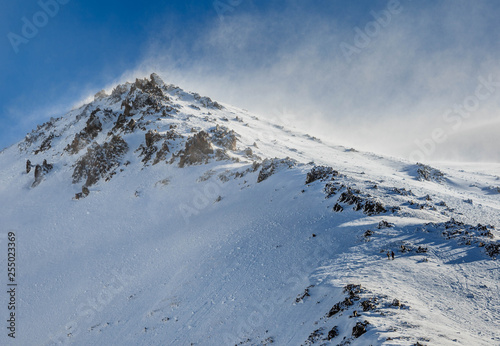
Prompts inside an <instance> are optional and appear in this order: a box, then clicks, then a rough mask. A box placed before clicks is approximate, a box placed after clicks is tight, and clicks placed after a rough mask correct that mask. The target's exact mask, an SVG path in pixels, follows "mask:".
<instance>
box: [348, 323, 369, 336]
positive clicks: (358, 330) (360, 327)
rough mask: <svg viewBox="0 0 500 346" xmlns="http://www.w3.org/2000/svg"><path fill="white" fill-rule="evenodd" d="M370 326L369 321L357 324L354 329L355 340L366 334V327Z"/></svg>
mask: <svg viewBox="0 0 500 346" xmlns="http://www.w3.org/2000/svg"><path fill="white" fill-rule="evenodd" d="M369 324H370V323H369V322H368V321H364V322H357V323H356V325H355V326H354V327H353V328H352V336H354V337H355V338H359V337H360V336H361V335H363V334H364V333H366V327H367V326H368V325H369Z"/></svg>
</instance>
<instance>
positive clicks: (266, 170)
mask: <svg viewBox="0 0 500 346" xmlns="http://www.w3.org/2000/svg"><path fill="white" fill-rule="evenodd" d="M295 163H296V161H295V160H293V159H290V158H289V157H287V158H285V159H278V158H274V159H265V160H264V162H262V168H261V170H260V172H259V176H258V178H257V183H260V182H262V181H264V180H266V179H267V178H269V177H270V176H271V175H273V174H274V173H276V171H277V170H278V169H279V168H292V167H293V166H295Z"/></svg>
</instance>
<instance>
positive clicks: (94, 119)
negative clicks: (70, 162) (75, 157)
mask: <svg viewBox="0 0 500 346" xmlns="http://www.w3.org/2000/svg"><path fill="white" fill-rule="evenodd" d="M100 111H101V109H100V108H97V109H95V110H94V111H92V113H91V114H90V116H89V119H88V120H87V123H86V126H85V128H83V130H82V131H80V132H79V133H77V134H76V135H75V137H74V138H73V141H72V142H71V144H68V146H66V148H64V150H65V151H67V152H69V153H70V154H77V153H78V152H79V151H80V150H81V149H83V148H84V147H86V146H87V145H88V144H89V143H90V142H91V141H92V140H93V139H95V138H96V137H97V135H98V134H99V132H101V131H102V124H101V121H100V120H99V116H98V115H97V113H98V112H100Z"/></svg>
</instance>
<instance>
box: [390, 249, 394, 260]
mask: <svg viewBox="0 0 500 346" xmlns="http://www.w3.org/2000/svg"><path fill="white" fill-rule="evenodd" d="M391 257H392V259H394V251H391Z"/></svg>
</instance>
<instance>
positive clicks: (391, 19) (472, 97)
mask: <svg viewBox="0 0 500 346" xmlns="http://www.w3.org/2000/svg"><path fill="white" fill-rule="evenodd" d="M318 4H319V5H318ZM318 4H317V5H315V9H311V8H309V7H308V5H307V4H302V3H301V2H298V1H288V2H286V3H284V6H283V7H282V8H274V9H268V10H266V11H265V12H262V11H261V12H258V11H250V10H249V7H251V4H249V3H247V4H246V3H245V2H242V3H241V4H240V5H239V6H235V7H234V8H233V10H232V11H227V13H225V14H224V15H223V17H222V18H219V16H217V14H216V12H215V11H214V17H213V19H212V20H208V21H207V22H206V23H203V26H202V27H201V28H200V30H198V31H196V37H192V36H190V35H192V32H191V33H190V34H188V33H186V31H183V30H180V29H179V27H178V25H175V24H172V23H171V24H168V25H165V27H163V28H162V29H161V30H158V31H157V32H155V33H154V34H152V36H151V40H150V42H149V44H148V48H147V49H146V50H145V51H144V52H143V56H144V59H143V61H142V63H141V64H140V65H139V66H138V67H137V68H136V69H134V70H133V71H127V73H125V74H124V75H123V76H122V78H121V79H122V80H123V79H129V80H130V79H133V78H135V77H136V76H137V75H146V74H148V73H150V72H151V71H157V72H158V73H159V74H160V75H162V77H164V78H165V80H166V81H167V82H169V83H174V84H178V85H179V86H181V87H183V88H184V89H188V90H194V91H197V92H200V93H202V94H206V95H208V96H211V97H213V98H214V99H216V100H218V101H222V102H227V103H230V104H233V105H235V106H239V107H242V108H245V109H248V110H250V111H253V112H255V113H258V114H260V115H261V116H264V117H268V118H269V119H273V120H275V121H278V122H282V123H285V124H287V125H293V126H294V127H296V128H298V129H301V130H303V131H305V132H308V133H310V134H313V135H317V136H320V137H322V138H324V139H326V140H329V141H331V142H334V143H337V144H342V145H345V146H352V147H355V148H357V149H361V150H368V151H374V152H380V153H385V154H389V155H395V156H400V157H405V158H409V159H411V160H416V161H432V160H462V161H477V160H480V161H489V162H499V161H500V145H499V144H500V141H499V139H498V136H495V135H494V134H495V133H498V131H497V130H500V122H499V116H498V115H499V114H498V109H499V105H500V69H499V62H500V61H499V58H498V54H497V53H498V52H499V43H498V42H497V40H496V39H495V34H494V33H495V31H496V29H495V28H496V26H497V24H496V21H497V18H496V15H495V14H496V13H498V11H497V10H498V8H499V6H498V5H497V4H496V3H494V2H491V1H482V2H481V1H479V2H474V3H470V2H467V1H453V2H451V1H445V2H440V3H439V4H435V3H433V2H418V3H415V2H411V1H405V0H401V1H394V0H393V1H389V2H375V3H374V5H372V6H366V8H361V9H360V8H357V9H356V11H353V13H355V14H356V15H357V16H355V17H349V12H346V13H345V16H339V15H338V14H335V13H332V12H333V11H335V8H334V7H332V6H331V2H326V1H323V2H321V1H320V2H319V3H318ZM321 6H323V8H321ZM360 13H361V14H364V15H362V16H358V14H360ZM177 24H179V23H177ZM485 80H486V81H487V82H486V84H487V85H484V84H485V82H484V81H485ZM481 85H483V86H482V87H481ZM478 88H479V89H480V90H479V94H478V95H476V93H477V92H478ZM497 89H498V90H497ZM495 131H496V132H495ZM436 134H437V135H436Z"/></svg>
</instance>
